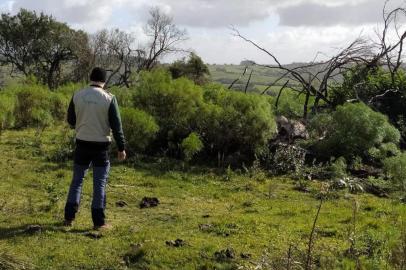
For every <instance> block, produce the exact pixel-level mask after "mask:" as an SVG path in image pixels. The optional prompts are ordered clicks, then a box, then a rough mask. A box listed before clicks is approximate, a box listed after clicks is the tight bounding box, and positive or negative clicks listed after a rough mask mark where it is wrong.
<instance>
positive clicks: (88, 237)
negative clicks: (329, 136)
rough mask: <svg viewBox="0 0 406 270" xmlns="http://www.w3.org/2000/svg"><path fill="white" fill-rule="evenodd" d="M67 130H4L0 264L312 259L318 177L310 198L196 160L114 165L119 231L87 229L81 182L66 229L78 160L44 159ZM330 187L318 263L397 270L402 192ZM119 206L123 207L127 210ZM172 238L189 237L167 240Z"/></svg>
mask: <svg viewBox="0 0 406 270" xmlns="http://www.w3.org/2000/svg"><path fill="white" fill-rule="evenodd" d="M65 130H66V127H65V126H59V127H55V128H53V129H52V130H51V129H46V130H45V131H44V133H43V134H42V136H41V137H40V141H39V142H38V140H37V138H36V135H35V133H36V132H35V130H33V129H24V130H11V131H5V132H4V133H3V135H2V140H1V142H0V149H1V151H2V153H4V154H3V155H4V158H3V159H1V160H0V176H1V178H2V179H3V180H2V181H1V183H0V192H1V194H3V195H2V197H1V198H0V213H1V215H0V247H1V252H0V265H2V266H3V265H6V266H7V265H12V266H15V267H17V266H18V267H20V269H23V267H25V269H55V268H58V269H77V268H81V269H106V268H112V269H146V268H147V269H162V268H177V269H237V268H239V267H240V268H242V269H251V268H252V267H262V268H265V267H268V269H285V267H286V265H287V262H289V261H290V262H291V263H292V264H293V265H297V263H306V260H305V258H306V254H307V250H308V241H309V237H310V234H311V231H312V226H313V221H314V217H315V215H316V212H317V207H318V206H319V202H320V201H319V200H318V199H316V198H315V197H316V195H317V194H319V192H320V189H321V183H320V182H310V183H309V190H310V192H309V193H303V192H299V191H296V190H295V189H294V187H295V183H296V181H293V180H291V179H289V178H283V177H268V176H265V178H263V179H261V180H256V178H255V176H254V175H253V176H252V177H251V176H250V173H242V172H238V171H234V172H232V173H230V175H232V178H231V180H229V181H225V178H224V177H223V175H222V174H221V173H220V174H218V173H217V172H216V170H212V169H207V168H199V167H192V168H191V170H190V171H189V172H184V171H182V167H181V166H180V165H179V163H178V162H176V161H173V162H171V161H170V160H166V161H165V160H159V159H155V161H153V162H151V159H150V158H148V160H149V161H148V162H147V161H146V160H144V159H139V158H138V159H137V160H128V162H127V163H125V164H118V163H116V162H114V164H113V166H112V169H111V177H110V179H109V186H108V196H109V197H108V206H107V211H108V212H107V214H108V217H109V221H110V222H111V223H112V224H113V226H114V229H113V230H111V231H109V232H105V233H101V234H99V233H97V232H94V231H92V230H91V219H90V210H89V209H90V208H89V207H90V203H91V199H90V198H91V193H92V186H91V183H90V182H89V181H86V182H85V184H84V194H83V199H82V206H81V210H80V212H79V214H78V219H77V221H76V222H75V224H74V227H73V228H72V229H71V230H66V229H64V228H63V227H62V226H61V225H59V221H60V220H61V219H62V213H63V207H64V202H65V201H64V200H65V196H66V192H67V188H68V185H69V181H70V179H71V169H70V168H71V166H70V164H71V161H70V160H68V161H64V162H58V163H55V162H50V161H47V159H45V158H44V157H45V156H50V155H52V154H53V153H54V151H58V144H62V143H63V141H61V140H59V139H56V138H58V137H59V133H62V134H63V133H64V132H65ZM16 145H19V146H20V147H17V148H16V147H15V146H16ZM168 164H170V165H169V166H168ZM177 164H178V165H177ZM10 168H13V169H12V170H10ZM165 168H166V169H165ZM87 180H89V179H88V178H87ZM10 190H13V192H10ZM335 194H337V195H336V197H335V199H330V200H326V201H325V202H324V203H323V206H322V208H321V210H320V214H319V218H318V220H317V223H316V227H315V230H314V234H313V240H312V241H313V247H312V251H311V258H312V260H311V264H312V267H313V268H314V269H317V268H321V269H355V268H356V265H357V264H358V265H359V266H360V267H362V268H364V269H380V268H381V267H382V266H386V267H388V269H398V268H396V267H397V266H396V265H400V263H401V262H402V258H404V257H403V256H404V253H402V249H400V248H401V247H402V243H403V242H402V239H403V238H402V233H401V232H402V230H401V228H402V226H403V225H402V224H404V223H402V222H404V218H405V217H406V213H405V207H404V204H402V203H401V202H400V201H399V200H398V199H396V198H393V199H388V198H377V197H376V196H373V195H369V194H358V195H352V194H349V193H347V191H346V190H343V191H339V192H337V193H335ZM144 196H155V197H158V198H159V200H160V202H161V204H160V205H159V206H158V207H156V208H147V209H140V208H139V207H138V204H139V202H140V200H141V199H142V198H143V197H144ZM119 201H124V202H125V203H126V206H124V207H120V206H119V205H120V204H116V203H117V202H119ZM354 204H356V208H354ZM354 211H356V214H355V216H354ZM354 226H355V227H354ZM354 228H355V230H354ZM175 239H181V240H183V241H184V242H185V244H184V245H183V246H181V247H173V246H170V245H167V244H166V242H167V241H174V240H175ZM352 239H354V242H352ZM227 249H228V250H229V251H228V252H226V250H227ZM67 250H69V252H67ZM289 250H290V251H289ZM216 254H217V255H216ZM227 254H228V255H227ZM391 267H392V268H391ZM6 269H7V268H6ZM11 269H13V268H11ZM16 269H19V268H16ZM293 269H294V268H293Z"/></svg>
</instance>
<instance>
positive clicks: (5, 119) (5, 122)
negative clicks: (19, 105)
mask: <svg viewBox="0 0 406 270" xmlns="http://www.w3.org/2000/svg"><path fill="white" fill-rule="evenodd" d="M15 103H16V102H15V97H14V96H12V95H8V94H0V132H1V131H2V130H4V129H6V128H11V127H13V126H14V121H15V117H14V107H15Z"/></svg>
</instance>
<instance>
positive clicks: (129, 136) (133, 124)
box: [121, 108, 159, 154]
mask: <svg viewBox="0 0 406 270" xmlns="http://www.w3.org/2000/svg"><path fill="white" fill-rule="evenodd" d="M121 118H122V123H123V130H124V134H125V136H126V140H127V145H128V149H129V152H130V154H131V153H132V152H134V151H143V150H144V149H145V148H146V147H147V146H148V144H149V143H150V142H151V140H153V139H154V138H155V135H156V133H157V132H158V130H159V127H158V125H157V124H156V122H155V120H154V118H153V117H152V116H151V115H149V114H148V113H146V112H144V111H141V110H137V109H133V108H123V109H122V111H121Z"/></svg>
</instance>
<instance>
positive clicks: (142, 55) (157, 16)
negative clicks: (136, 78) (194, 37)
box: [137, 7, 187, 70]
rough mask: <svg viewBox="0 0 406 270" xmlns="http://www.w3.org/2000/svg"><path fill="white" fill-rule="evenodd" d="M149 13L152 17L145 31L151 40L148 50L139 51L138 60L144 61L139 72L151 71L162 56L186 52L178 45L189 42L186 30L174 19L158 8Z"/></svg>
mask: <svg viewBox="0 0 406 270" xmlns="http://www.w3.org/2000/svg"><path fill="white" fill-rule="evenodd" d="M149 13H150V16H151V17H150V19H149V20H148V22H147V24H146V26H145V29H144V31H145V33H146V35H147V36H148V37H149V38H150V40H149V42H148V44H147V46H146V48H143V49H139V50H137V52H138V58H139V59H143V61H142V63H141V65H140V66H139V70H151V69H152V68H153V67H154V66H155V65H156V64H157V63H158V60H159V58H161V57H162V56H164V55H166V54H168V53H174V52H181V51H184V50H182V49H180V48H178V47H177V45H178V44H179V43H181V42H183V41H185V40H187V33H186V30H184V29H183V30H182V29H179V28H178V27H177V26H176V25H175V24H174V22H173V18H172V17H170V16H168V15H166V14H165V13H163V12H162V11H161V10H160V9H159V8H158V7H154V8H152V9H151V10H150V12H149Z"/></svg>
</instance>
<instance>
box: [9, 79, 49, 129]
mask: <svg viewBox="0 0 406 270" xmlns="http://www.w3.org/2000/svg"><path fill="white" fill-rule="evenodd" d="M49 96H50V95H49V93H48V91H47V90H45V89H44V88H42V87H41V86H36V87H34V86H33V87H30V88H24V89H21V90H19V91H18V92H17V93H16V99H17V105H16V108H15V116H16V126H17V127H19V128H21V127H38V128H44V127H47V126H49V125H51V123H52V121H53V119H52V113H51V109H50V108H51V100H50V99H49Z"/></svg>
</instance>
